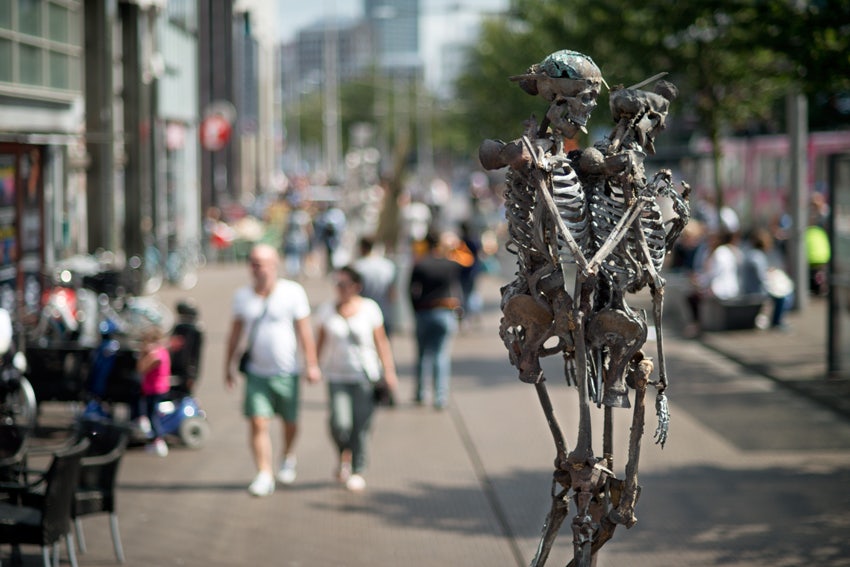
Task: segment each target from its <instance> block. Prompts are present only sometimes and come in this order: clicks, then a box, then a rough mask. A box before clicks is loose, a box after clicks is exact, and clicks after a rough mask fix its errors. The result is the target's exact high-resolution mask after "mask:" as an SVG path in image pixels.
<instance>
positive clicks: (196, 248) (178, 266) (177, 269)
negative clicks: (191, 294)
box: [136, 238, 206, 295]
mask: <svg viewBox="0 0 850 567" xmlns="http://www.w3.org/2000/svg"><path fill="white" fill-rule="evenodd" d="M136 263H137V264H140V265H141V267H142V268H143V273H144V283H143V286H142V292H143V293H144V294H145V295H150V294H154V293H156V292H157V291H159V290H160V288H161V287H162V284H163V283H165V282H168V283H169V284H171V285H174V286H177V287H179V288H180V289H185V290H188V289H192V288H193V287H195V286H196V285H197V283H198V271H199V270H200V269H201V268H202V267H204V265H206V257H205V256H204V254H203V252H202V250H201V245H200V242H198V241H197V240H194V239H193V240H189V241H187V242H185V243H182V244H178V243H176V242H175V239H174V238H167V239H165V240H164V241H159V242H156V243H151V244H149V245H148V246H147V247H145V253H144V260H143V261H142V262H139V259H136Z"/></svg>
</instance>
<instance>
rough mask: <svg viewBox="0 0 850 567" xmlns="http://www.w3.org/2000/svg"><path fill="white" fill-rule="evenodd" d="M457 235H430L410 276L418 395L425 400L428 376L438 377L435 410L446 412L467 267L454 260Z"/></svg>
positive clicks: (418, 397) (435, 388) (417, 397)
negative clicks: (429, 374)
mask: <svg viewBox="0 0 850 567" xmlns="http://www.w3.org/2000/svg"><path fill="white" fill-rule="evenodd" d="M457 240H458V239H457V236H455V235H452V234H450V233H444V234H443V235H438V234H436V233H434V232H429V233H428V235H427V236H426V237H425V244H426V247H427V252H426V254H425V255H423V256H422V258H420V259H419V260H417V261H416V262H415V263H414V264H413V269H412V271H411V274H410V287H409V291H410V302H411V304H412V306H413V311H414V313H415V319H416V346H417V350H418V356H417V360H416V395H415V398H414V401H415V402H416V403H418V404H421V403H423V402H424V400H425V374H426V372H427V371H428V370H429V368H428V364H429V363H430V370H431V373H432V375H433V378H434V382H433V383H434V407H435V408H436V409H443V408H445V407H446V404H447V403H448V398H449V382H450V379H451V343H452V338H453V337H454V336H455V334H456V333H457V328H458V317H457V314H458V312H459V309H460V306H461V300H460V297H461V293H460V274H461V270H462V268H463V266H462V265H461V264H460V263H458V262H456V261H454V260H452V259H450V257H449V255H450V253H451V251H452V245H453V244H452V243H453V242H457Z"/></svg>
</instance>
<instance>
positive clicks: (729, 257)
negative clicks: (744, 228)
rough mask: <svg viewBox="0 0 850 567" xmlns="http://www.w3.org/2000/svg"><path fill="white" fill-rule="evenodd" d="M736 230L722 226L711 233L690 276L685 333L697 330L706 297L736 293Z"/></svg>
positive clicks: (738, 260)
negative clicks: (705, 252) (707, 246)
mask: <svg viewBox="0 0 850 567" xmlns="http://www.w3.org/2000/svg"><path fill="white" fill-rule="evenodd" d="M739 241H740V234H739V233H738V232H733V231H730V230H726V229H721V230H720V233H718V234H715V235H713V236H712V243H713V244H712V246H711V248H710V250H711V252H710V253H709V255H708V257H707V258H706V260H705V264H704V265H703V266H702V268H701V269H700V270H699V271H698V272H696V273H694V274H693V275H692V276H691V283H692V284H693V288H694V289H693V291H692V292H691V294H690V295H689V296H688V303H689V305H690V308H691V315H692V316H693V322H692V323H691V325H689V327H688V329H686V332H685V334H686V335H688V336H695V335H698V334H699V332H700V324H699V322H700V306H701V303H702V302H703V300H704V299H705V298H706V297H715V298H717V299H721V300H723V299H731V298H733V297H737V296H738V295H739V294H740V289H741V286H740V269H741V264H742V262H743V255H742V253H741V249H740V247H739V246H738V243H739Z"/></svg>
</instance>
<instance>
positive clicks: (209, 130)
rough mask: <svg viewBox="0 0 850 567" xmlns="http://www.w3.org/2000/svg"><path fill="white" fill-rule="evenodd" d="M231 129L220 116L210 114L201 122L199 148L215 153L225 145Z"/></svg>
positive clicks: (227, 122) (226, 120) (228, 139)
mask: <svg viewBox="0 0 850 567" xmlns="http://www.w3.org/2000/svg"><path fill="white" fill-rule="evenodd" d="M232 131H233V127H232V126H231V125H230V121H229V120H228V119H227V118H225V117H224V116H223V115H221V114H210V115H209V116H207V117H206V118H204V120H203V122H201V146H202V147H203V148H204V149H205V150H207V151H210V152H216V151H218V150H220V149H222V148H223V147H224V146H226V145H227V142H228V141H230V134H231V132H232Z"/></svg>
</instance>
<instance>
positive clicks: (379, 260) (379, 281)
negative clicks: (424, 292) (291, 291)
mask: <svg viewBox="0 0 850 567" xmlns="http://www.w3.org/2000/svg"><path fill="white" fill-rule="evenodd" d="M353 268H354V269H355V270H357V271H358V272H359V273H360V276H361V277H362V278H363V288H362V289H361V291H360V295H362V296H363V297H368V298H369V299H371V300H373V301H375V302H376V303H377V304H378V306H379V307H380V308H381V314H382V315H383V317H384V330H385V331H386V333H387V336H388V337H389V336H392V332H393V322H394V317H395V312H394V309H393V308H394V304H395V300H396V283H397V279H398V267H397V266H396V264H395V262H393V261H392V260H390V259H389V258H387V257H386V256H384V254H383V253H381V252H379V251H378V249H377V248H376V247H375V238H374V237H372V236H363V237H361V238H360V257H359V258H358V259H357V260H355V261H354V264H353Z"/></svg>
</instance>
